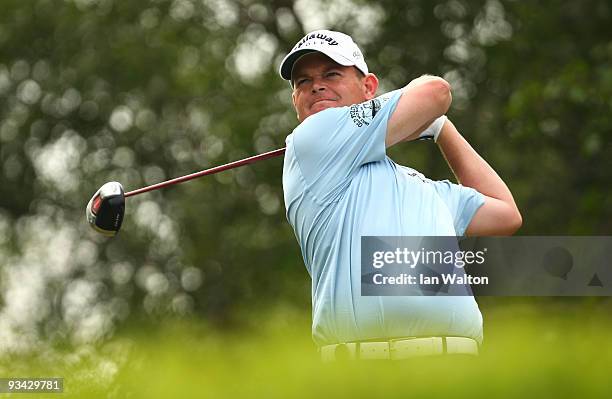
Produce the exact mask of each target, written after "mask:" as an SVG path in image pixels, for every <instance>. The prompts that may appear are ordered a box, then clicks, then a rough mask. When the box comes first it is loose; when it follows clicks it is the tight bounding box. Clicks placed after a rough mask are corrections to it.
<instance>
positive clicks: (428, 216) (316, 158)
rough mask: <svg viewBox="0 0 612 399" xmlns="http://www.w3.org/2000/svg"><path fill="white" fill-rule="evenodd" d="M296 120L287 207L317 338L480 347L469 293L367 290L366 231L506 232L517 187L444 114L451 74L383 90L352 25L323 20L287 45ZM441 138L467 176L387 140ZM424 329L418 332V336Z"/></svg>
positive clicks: (348, 349) (364, 349)
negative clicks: (422, 160)
mask: <svg viewBox="0 0 612 399" xmlns="http://www.w3.org/2000/svg"><path fill="white" fill-rule="evenodd" d="M280 74H281V76H282V78H283V79H286V80H289V81H290V82H291V86H292V88H293V92H292V98H293V105H294V107H295V110H296V112H297V118H298V120H299V122H300V125H299V126H298V127H297V128H295V130H294V131H293V133H292V134H290V135H289V136H288V137H287V139H286V143H287V151H286V154H285V161H284V168H283V190H284V199H285V206H286V210H287V218H288V220H289V223H290V224H291V226H292V227H293V229H294V232H295V235H296V237H297V240H298V242H299V244H300V247H301V250H302V255H303V258H304V263H305V264H306V268H307V269H308V272H309V273H310V275H311V277H312V306H313V326H312V332H313V338H314V340H315V342H316V343H317V344H318V345H319V347H320V349H321V353H322V355H323V356H324V358H326V359H334V358H337V357H339V356H340V355H341V354H343V355H344V356H348V357H350V358H368V357H369V358H403V357H409V356H412V355H430V354H439V353H465V354H476V353H477V348H478V344H480V343H481V342H482V316H481V314H480V310H479V309H478V305H477V304H476V301H475V300H474V298H473V297H471V296H462V297H459V296H456V297H433V296H403V297H398V296H393V297H384V296H380V297H366V296H361V294H360V284H361V273H360V270H361V269H360V268H361V263H360V239H361V237H362V236H462V235H464V234H467V235H506V234H512V233H514V232H515V231H516V230H517V229H518V228H519V227H520V225H521V223H522V221H521V215H520V213H519V211H518V209H517V207H516V204H515V203H514V200H513V198H512V194H511V193H510V191H509V190H508V187H507V186H506V185H505V184H504V182H503V181H502V179H501V178H500V177H499V176H498V175H497V174H496V173H495V171H494V170H493V169H492V168H491V167H490V166H489V165H488V164H487V163H486V162H485V161H484V160H483V159H482V158H481V157H480V156H479V155H478V154H477V153H476V151H474V149H473V148H472V147H471V146H470V145H469V144H468V142H467V141H466V140H465V139H464V138H463V137H462V136H461V134H459V132H458V131H457V129H456V128H455V126H454V125H453V124H452V123H451V122H450V121H449V120H448V119H447V118H446V117H445V116H444V114H445V113H446V112H447V110H448V108H449V106H450V104H451V91H450V86H449V84H448V83H447V82H446V81H445V80H443V79H441V78H439V77H434V76H423V77H420V78H417V79H415V80H413V81H412V82H410V83H409V84H408V85H407V86H406V87H404V88H402V89H400V90H396V91H392V92H390V93H387V94H384V95H382V96H380V97H376V90H377V88H378V79H377V77H376V76H375V75H374V74H372V73H369V70H368V67H367V65H366V63H365V60H364V58H363V55H362V53H361V51H360V50H359V48H358V47H357V45H356V44H355V43H354V42H353V40H352V39H351V37H350V36H348V35H345V34H343V33H340V32H334V31H327V30H321V31H315V32H312V33H310V34H308V35H306V36H305V37H304V38H303V39H302V40H300V41H299V42H298V43H297V44H296V45H295V47H294V48H293V49H292V50H291V52H290V53H289V54H288V55H287V56H286V57H285V59H284V60H283V62H282V64H281V66H280ZM418 138H433V139H434V140H435V142H436V143H437V144H438V146H439V147H440V150H441V151H442V154H443V155H444V157H445V158H446V161H447V162H448V165H449V166H450V168H451V169H452V171H453V172H454V174H455V175H456V177H457V180H458V181H459V183H461V185H457V184H452V183H450V182H448V181H431V180H429V179H427V178H425V177H424V176H423V175H422V174H420V173H419V172H417V171H415V170H414V169H411V168H407V167H404V166H400V165H397V164H396V163H394V162H393V161H392V160H391V159H389V158H388V157H387V156H386V154H385V151H386V148H388V147H391V146H394V145H396V144H398V143H401V142H404V141H411V140H415V139H418ZM415 337H417V338H415Z"/></svg>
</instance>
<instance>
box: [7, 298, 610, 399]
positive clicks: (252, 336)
mask: <svg viewBox="0 0 612 399" xmlns="http://www.w3.org/2000/svg"><path fill="white" fill-rule="evenodd" d="M500 305H503V306H497V307H495V308H491V309H489V310H488V311H487V314H488V316H489V317H488V319H489V321H488V322H486V323H485V325H486V331H487V338H486V340H485V344H484V346H483V348H482V351H481V355H480V356H479V357H476V358H465V357H462V358H452V357H433V358H420V359H419V358H415V359H411V360H407V361H370V362H367V361H364V362H348V363H331V364H329V363H322V362H321V361H320V359H319V358H318V356H317V352H316V350H315V348H314V346H313V344H312V342H311V341H310V337H309V334H308V325H309V323H310V320H309V319H308V318H307V317H303V315H301V314H300V313H295V311H292V310H290V309H279V310H277V311H275V312H272V313H265V314H259V315H257V316H258V317H257V318H255V319H256V320H253V322H254V323H255V324H254V325H253V327H255V328H252V329H244V330H242V332H241V333H234V334H228V333H227V332H226V331H223V332H219V331H217V330H215V329H211V328H210V327H209V326H206V325H203V324H202V323H201V322H195V321H192V322H185V321H168V323H166V324H165V325H164V326H163V327H162V326H159V325H158V326H155V327H153V326H151V327H149V328H146V329H142V330H133V329H131V330H125V331H123V332H121V333H119V334H117V336H116V337H115V338H114V339H113V340H111V341H109V342H108V343H106V344H105V345H103V346H101V347H99V348H97V352H93V351H92V350H91V348H90V349H89V350H87V349H85V350H83V349H81V350H80V351H78V352H71V353H68V354H67V355H66V356H65V357H64V358H63V359H66V360H60V359H44V358H43V359H42V361H41V359H36V360H37V361H36V362H29V363H25V365H24V359H19V360H16V361H15V360H13V361H12V363H9V362H8V361H7V362H6V363H5V362H3V361H1V360H0V373H1V372H2V367H3V366H4V365H5V364H7V365H8V364H10V365H11V367H12V370H18V371H19V372H20V374H21V375H54V376H59V377H63V378H64V386H65V392H64V393H63V394H62V396H63V397H68V398H72V397H79V398H80V397H88V398H98V397H108V396H116V397H132V398H168V397H181V398H196V397H197V398H209V397H210V398H226V397H227V398H236V397H251V398H259V397H262V398H285V397H292V398H309V397H338V398H355V397H389V398H404V397H407V396H415V397H444V396H452V397H470V398H474V397H476V398H490V397H496V398H498V397H499V398H516V397H532V396H535V397H550V396H554V397H560V398H565V397H568V398H571V397H576V396H580V397H585V398H590V397H606V394H607V393H608V390H609V389H608V378H607V377H608V373H609V368H608V365H609V364H610V361H612V352H611V351H610V345H607V344H605V343H606V342H607V339H608V337H609V329H610V327H611V325H610V323H611V319H610V314H609V312H608V311H607V310H606V309H605V308H603V307H601V306H598V305H596V306H593V305H588V304H584V303H566V304H564V305H563V306H560V305H559V304H551V303H546V302H545V301H540V303H538V304H536V305H537V306H533V305H534V304H528V303H524V302H523V303H522V301H520V300H519V301H517V300H504V301H502V303H500ZM261 316H265V317H263V318H262V317H261ZM140 327H143V325H142V324H141V325H140ZM19 395H20V396H19V397H22V396H21V395H23V394H19ZM38 395H39V396H36V397H40V394H38ZM23 397H28V396H25V395H24V396H23ZM31 397H35V396H34V395H31Z"/></svg>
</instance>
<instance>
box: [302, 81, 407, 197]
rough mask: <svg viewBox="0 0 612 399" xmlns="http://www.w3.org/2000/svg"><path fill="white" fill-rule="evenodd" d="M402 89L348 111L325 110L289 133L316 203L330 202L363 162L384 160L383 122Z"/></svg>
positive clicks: (350, 108) (386, 119)
mask: <svg viewBox="0 0 612 399" xmlns="http://www.w3.org/2000/svg"><path fill="white" fill-rule="evenodd" d="M400 96H401V91H400V90H396V91H393V92H390V93H387V94H384V95H382V96H380V97H377V98H375V99H373V100H369V101H366V102H363V103H361V104H354V105H351V106H350V107H337V108H328V109H326V110H324V111H321V112H318V113H317V114H314V115H312V116H310V117H308V118H306V120H304V122H302V124H300V125H299V126H298V127H297V128H296V129H295V130H294V131H293V134H292V136H293V139H292V145H293V147H294V148H293V151H294V153H295V157H296V160H297V163H298V165H299V168H300V172H301V174H302V178H303V179H304V182H305V183H306V187H307V190H309V191H310V192H311V194H312V195H313V196H314V197H315V199H316V200H317V201H318V202H320V203H327V202H330V201H334V199H336V198H337V197H338V195H340V194H341V193H342V192H343V190H344V189H346V187H348V185H349V184H350V180H351V177H352V176H353V175H354V173H356V172H357V170H358V169H359V168H360V167H361V166H362V165H364V164H367V163H369V162H376V161H381V160H383V159H385V155H386V148H385V139H386V135H387V122H388V120H389V117H390V115H391V114H392V113H393V111H394V110H395V107H396V106H397V102H398V100H399V98H400Z"/></svg>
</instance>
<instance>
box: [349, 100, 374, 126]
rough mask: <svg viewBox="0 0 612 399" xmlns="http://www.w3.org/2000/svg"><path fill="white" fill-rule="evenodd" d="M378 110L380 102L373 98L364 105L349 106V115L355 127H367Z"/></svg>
mask: <svg viewBox="0 0 612 399" xmlns="http://www.w3.org/2000/svg"><path fill="white" fill-rule="evenodd" d="M380 108H381V102H380V100H379V99H378V98H375V99H374V100H371V101H368V102H365V103H361V104H355V105H351V108H350V109H349V114H350V116H351V119H352V120H353V123H354V124H355V125H357V127H362V126H364V125H365V126H368V125H369V124H370V121H371V120H372V119H374V117H375V116H376V113H378V111H379V110H380Z"/></svg>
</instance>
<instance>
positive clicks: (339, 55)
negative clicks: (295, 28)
mask: <svg viewBox="0 0 612 399" xmlns="http://www.w3.org/2000/svg"><path fill="white" fill-rule="evenodd" d="M313 51H318V52H321V53H323V54H325V55H326V56H328V57H329V58H331V59H332V60H334V61H336V62H337V63H338V64H340V65H344V66H351V65H354V66H355V67H357V69H359V70H360V71H361V72H363V73H364V74H366V75H367V74H368V66H367V65H366V63H365V60H364V59H363V53H362V52H361V50H360V49H359V47H357V45H356V44H355V42H354V41H353V39H352V38H351V37H350V36H349V35H346V34H344V33H341V32H334V31H331V30H316V31H314V32H310V33H309V34H307V35H306V36H304V37H303V38H302V39H301V40H300V41H299V42H297V44H296V45H295V47H293V49H292V50H291V52H289V54H287V56H286V57H285V58H284V59H283V62H281V65H280V70H279V72H280V75H281V77H282V78H283V79H285V80H291V71H292V69H293V64H295V62H296V61H297V60H298V59H299V58H300V57H301V56H303V55H304V54H307V53H312V52H313Z"/></svg>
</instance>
